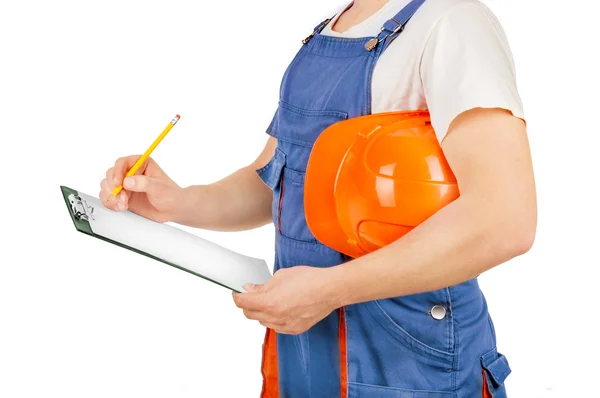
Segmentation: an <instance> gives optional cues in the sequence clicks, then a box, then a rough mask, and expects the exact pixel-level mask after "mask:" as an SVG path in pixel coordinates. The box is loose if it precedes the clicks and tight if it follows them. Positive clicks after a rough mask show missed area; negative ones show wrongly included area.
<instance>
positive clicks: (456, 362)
mask: <svg viewBox="0 0 600 398" xmlns="http://www.w3.org/2000/svg"><path fill="white" fill-rule="evenodd" d="M453 289H454V288H453V287H452V286H450V287H449V288H448V294H449V295H450V296H451V295H452V290H453ZM452 318H453V319H454V313H452ZM453 322H454V321H453ZM459 329H460V327H459V326H458V325H457V324H456V322H454V353H455V354H456V356H455V357H454V363H453V371H452V375H451V376H450V380H451V383H452V389H453V390H455V391H456V389H457V384H458V382H457V380H458V378H459V373H460V370H459V369H460V337H459Z"/></svg>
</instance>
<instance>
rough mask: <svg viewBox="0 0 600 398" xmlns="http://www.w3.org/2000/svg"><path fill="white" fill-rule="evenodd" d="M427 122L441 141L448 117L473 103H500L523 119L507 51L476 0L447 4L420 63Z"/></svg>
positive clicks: (504, 40) (475, 105)
mask: <svg viewBox="0 0 600 398" xmlns="http://www.w3.org/2000/svg"><path fill="white" fill-rule="evenodd" d="M420 73H421V81H422V83H423V91H424V95H425V101H426V102H427V107H428V109H429V112H430V114H431V123H432V125H433V128H434V129H435V131H436V134H437V135H438V138H439V140H440V141H441V140H442V139H443V138H444V137H445V136H446V134H447V132H448V128H449V126H450V124H451V123H452V121H453V120H454V118H456V117H457V116H458V115H459V114H461V113H463V112H465V111H467V110H469V109H473V108H478V107H481V108H503V109H507V110H508V111H510V112H512V114H513V115H514V116H516V117H519V118H521V119H523V120H524V119H525V117H524V112H523V105H522V102H521V98H520V95H519V93H518V91H517V83H516V74H515V66H514V61H513V56H512V53H511V50H510V47H509V44H508V40H507V38H506V36H505V34H504V30H503V29H502V27H501V26H500V23H499V22H498V20H497V19H496V18H495V16H494V15H493V14H492V12H491V11H490V10H489V9H488V8H487V7H486V6H484V5H481V4H478V3H467V4H464V3H463V4H461V5H458V6H455V7H453V8H452V9H450V10H448V11H447V13H446V14H445V15H444V16H442V17H441V18H440V20H439V21H438V22H437V23H436V25H435V26H434V28H433V30H432V31H431V35H430V37H429V39H428V41H427V44H426V45H425V48H424V52H423V56H422V59H421V65H420Z"/></svg>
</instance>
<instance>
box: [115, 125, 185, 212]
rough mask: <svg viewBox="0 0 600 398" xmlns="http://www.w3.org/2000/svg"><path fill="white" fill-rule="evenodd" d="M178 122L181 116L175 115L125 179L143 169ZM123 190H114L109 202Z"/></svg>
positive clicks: (119, 188) (121, 187)
mask: <svg viewBox="0 0 600 398" xmlns="http://www.w3.org/2000/svg"><path fill="white" fill-rule="evenodd" d="M178 121H179V115H175V117H174V118H173V120H171V121H170V122H169V124H168V125H167V127H165V129H164V130H163V132H162V133H160V135H159V136H158V138H157V139H156V140H154V142H153V143H152V145H150V148H148V149H147V150H146V152H144V154H143V155H142V156H140V158H139V159H138V160H137V162H135V164H134V165H133V166H132V167H131V169H129V171H128V172H127V175H126V176H125V177H131V176H132V175H134V174H135V173H137V171H138V170H139V169H140V167H142V165H143V164H144V162H145V161H146V160H148V158H149V157H150V154H151V153H152V151H154V149H155V148H156V147H157V146H158V144H160V142H161V141H162V139H163V138H165V136H166V135H167V134H168V133H169V131H171V129H172V128H173V126H175V124H176V123H177V122H178ZM122 189H123V185H119V186H118V187H116V188H115V189H113V191H112V193H111V194H110V197H109V198H108V201H110V200H111V199H113V198H114V197H115V196H117V195H118V194H119V192H121V190H122Z"/></svg>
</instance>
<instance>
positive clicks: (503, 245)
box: [100, 0, 537, 334]
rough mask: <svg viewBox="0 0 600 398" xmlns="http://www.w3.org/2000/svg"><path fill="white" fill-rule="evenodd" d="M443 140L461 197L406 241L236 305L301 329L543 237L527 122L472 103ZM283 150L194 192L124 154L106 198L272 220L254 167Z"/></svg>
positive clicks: (310, 272) (141, 207) (350, 21)
mask: <svg viewBox="0 0 600 398" xmlns="http://www.w3.org/2000/svg"><path fill="white" fill-rule="evenodd" d="M384 3H385V2H383V1H373V0H371V1H369V0H363V1H360V0H356V1H355V2H354V5H353V6H352V7H351V8H350V9H349V10H347V11H346V12H345V13H344V14H342V16H341V17H340V20H339V22H337V23H336V26H335V27H334V28H335V29H336V30H338V31H344V30H346V29H348V28H349V27H351V26H353V25H355V24H357V23H359V22H361V21H362V20H364V19H365V18H367V17H368V16H369V15H371V14H372V13H373V12H375V11H376V10H377V9H379V8H380V7H381V6H382V5H383V4H384ZM441 145H442V149H443V151H444V154H445V156H446V159H447V161H448V163H449V165H450V167H451V168H452V170H453V172H454V175H455V176H456V178H457V182H458V186H459V190H460V193H461V194H460V197H459V198H458V199H456V200H455V201H454V202H452V203H450V204H449V205H447V206H445V207H444V208H443V209H441V210H440V211H438V212H437V213H436V214H434V215H433V216H432V217H430V218H429V219H427V221H425V222H424V223H422V224H421V225H419V226H418V227H416V228H414V229H413V230H412V231H411V232H410V233H408V234H407V235H405V236H404V237H402V238H401V239H399V240H398V241H396V242H394V243H392V244H390V245H388V246H386V247H384V248H382V249H380V250H378V251H376V252H373V253H370V254H368V255H365V256H363V257H360V258H358V259H355V260H352V261H350V262H348V263H345V264H344V265H340V266H335V267H331V268H316V267H310V266H296V267H292V268H287V269H281V270H279V271H277V272H276V273H275V274H274V276H273V277H272V278H271V279H270V280H269V281H268V282H267V283H266V284H264V285H246V286H245V290H246V291H247V293H241V294H240V293H233V299H234V302H235V305H236V306H237V307H239V308H240V309H242V310H243V312H244V314H245V316H246V317H247V318H249V319H252V320H257V321H258V322H260V323H261V324H262V325H264V326H266V327H269V328H272V329H274V330H275V331H276V332H278V333H283V334H299V333H302V332H305V331H306V330H308V329H309V328H310V327H312V326H313V325H314V324H315V323H317V322H319V321H320V320H321V319H323V318H324V317H326V316H327V315H328V314H329V313H331V312H332V311H334V310H335V309H337V308H339V307H342V306H345V305H350V304H354V303H360V302H364V301H369V300H377V299H384V298H389V297H397V296H404V295H410V294H415V293H420V292H426V291H431V290H436V289H440V288H444V287H447V286H452V285H454V284H458V283H461V282H464V281H467V280H469V279H472V278H474V277H476V276H478V275H480V274H482V273H484V272H486V271H487V270H489V269H491V268H493V267H496V266H498V265H499V264H502V263H504V262H506V261H508V260H510V259H512V258H514V257H517V256H519V255H522V254H524V253H526V252H527V251H528V250H529V249H530V248H531V246H532V245H533V242H534V237H535V232H536V226H537V203H536V202H537V200H536V191H535V181H534V173H533V167H532V161H531V154H530V148H529V142H528V138H527V131H526V126H525V123H524V121H522V120H521V119H519V118H516V117H514V116H513V115H512V114H511V113H510V112H508V111H506V110H503V109H494V108H486V109H484V108H476V109H472V110H469V111H467V112H464V113H462V114H461V115H459V116H458V117H457V118H456V119H455V120H454V121H453V122H452V123H451V125H450V128H449V131H448V133H447V135H446V137H445V138H444V140H443V141H442V144H441ZM276 146H277V142H276V140H275V139H274V138H272V137H270V138H269V139H268V141H267V143H266V145H265V148H264V149H263V151H262V152H261V153H260V155H259V156H258V157H257V158H256V160H255V161H254V162H253V163H252V164H250V165H248V166H247V167H244V168H241V169H240V170H238V171H236V172H235V173H233V174H231V175H229V176H227V177H226V178H224V179H222V180H220V181H217V182H215V183H213V184H210V185H195V186H190V187H185V188H182V187H179V186H178V185H177V184H176V183H175V182H174V181H173V180H172V179H170V178H169V177H168V176H167V175H166V174H165V173H164V171H163V170H162V169H161V168H160V167H159V166H158V165H157V164H156V162H154V160H152V159H150V160H149V161H148V162H147V163H146V165H145V167H144V168H143V170H142V171H141V172H140V173H139V175H136V176H134V177H129V178H127V179H125V180H124V181H123V177H124V175H125V173H126V172H127V170H128V169H129V168H130V167H131V166H132V165H133V163H134V162H135V161H136V160H137V158H138V157H139V155H133V156H129V157H125V158H121V159H119V160H117V162H116V163H115V165H114V166H113V167H112V168H110V169H109V170H108V171H107V172H106V178H105V179H104V180H103V181H102V182H101V192H100V198H101V199H102V200H103V201H106V200H107V199H108V197H109V195H110V192H111V191H112V189H113V188H114V187H115V186H118V185H119V184H121V183H123V184H124V187H125V189H124V190H123V191H122V192H121V193H120V194H119V195H118V197H117V198H116V199H113V200H111V201H110V202H107V203H106V206H107V207H109V208H111V209H113V210H116V211H121V210H126V209H129V210H131V211H133V212H136V213H139V214H141V215H143V216H145V217H148V218H150V219H153V220H156V221H159V222H165V221H173V222H177V223H179V224H182V225H187V226H191V227H196V228H203V229H211V230H218V231H239V230H247V229H251V228H256V227H259V226H262V225H265V224H268V223H270V222H271V200H272V191H271V190H270V189H269V188H268V187H267V186H266V185H265V184H263V183H262V181H261V180H260V179H259V178H258V176H257V175H256V173H255V170H256V169H258V168H260V167H262V166H264V165H265V164H267V162H268V161H269V160H270V158H271V157H272V156H273V154H274V151H275V147H276ZM200 203H201V204H202V205H201V206H200V205H199V204H200ZM182 204H183V205H182Z"/></svg>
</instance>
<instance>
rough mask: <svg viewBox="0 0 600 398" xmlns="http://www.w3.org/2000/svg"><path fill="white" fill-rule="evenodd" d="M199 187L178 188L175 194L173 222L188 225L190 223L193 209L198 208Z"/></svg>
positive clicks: (172, 213) (172, 212)
mask: <svg viewBox="0 0 600 398" xmlns="http://www.w3.org/2000/svg"><path fill="white" fill-rule="evenodd" d="M197 188H198V187H196V186H193V185H192V186H189V187H184V188H179V187H178V188H177V189H176V190H175V193H174V194H173V202H174V206H173V210H172V211H171V217H170V218H171V220H170V221H172V222H175V223H178V224H183V225H187V224H188V223H189V220H188V218H189V215H190V213H191V211H192V209H194V208H196V205H195V203H196V202H197V196H198V189H197Z"/></svg>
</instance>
